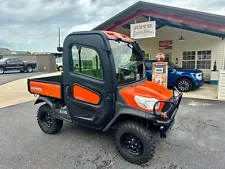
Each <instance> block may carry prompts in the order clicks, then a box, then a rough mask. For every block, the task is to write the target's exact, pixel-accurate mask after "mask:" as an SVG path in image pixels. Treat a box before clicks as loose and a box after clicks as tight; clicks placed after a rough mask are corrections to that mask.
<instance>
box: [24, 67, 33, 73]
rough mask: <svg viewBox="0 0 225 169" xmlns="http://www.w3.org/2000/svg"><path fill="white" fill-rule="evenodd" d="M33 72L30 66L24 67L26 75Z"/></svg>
mask: <svg viewBox="0 0 225 169" xmlns="http://www.w3.org/2000/svg"><path fill="white" fill-rule="evenodd" d="M33 71H34V69H33V68H32V66H27V67H26V72H27V73H32V72H33Z"/></svg>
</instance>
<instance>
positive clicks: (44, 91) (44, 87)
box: [27, 75, 63, 100]
mask: <svg viewBox="0 0 225 169" xmlns="http://www.w3.org/2000/svg"><path fill="white" fill-rule="evenodd" d="M62 82H63V79H62V75H57V76H49V77H41V78H34V79H28V81H27V86H28V91H29V92H30V93H32V94H36V95H40V96H47V97H51V98H56V99H60V100H61V99H63V83H62Z"/></svg>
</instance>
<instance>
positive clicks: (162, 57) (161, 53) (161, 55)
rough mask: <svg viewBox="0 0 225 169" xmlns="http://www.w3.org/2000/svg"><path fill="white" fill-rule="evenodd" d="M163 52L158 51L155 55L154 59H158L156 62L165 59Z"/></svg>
mask: <svg viewBox="0 0 225 169" xmlns="http://www.w3.org/2000/svg"><path fill="white" fill-rule="evenodd" d="M165 58H166V57H165V54H164V53H163V52H159V53H158V54H157V55H156V59H157V60H158V62H160V61H161V62H163V61H164V60H165Z"/></svg>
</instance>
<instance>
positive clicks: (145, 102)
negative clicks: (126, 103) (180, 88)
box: [134, 96, 160, 110]
mask: <svg viewBox="0 0 225 169" xmlns="http://www.w3.org/2000/svg"><path fill="white" fill-rule="evenodd" d="M134 100H135V102H136V103H137V104H138V106H140V107H141V108H144V109H147V110H152V109H153V106H154V104H155V102H157V101H158V100H157V99H155V98H147V97H142V96H134ZM159 106H160V103H158V104H157V105H156V107H155V108H156V109H158V108H159Z"/></svg>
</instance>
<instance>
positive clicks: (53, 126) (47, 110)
mask: <svg viewBox="0 0 225 169" xmlns="http://www.w3.org/2000/svg"><path fill="white" fill-rule="evenodd" d="M46 115H47V116H48V117H50V121H51V122H50V124H49V125H47V124H46V122H45V121H44V117H45V116H46ZM37 121H38V125H39V127H40V128H41V130H42V131H43V132H45V133H47V134H55V133H58V132H59V131H60V129H61V128H62V126H63V121H62V120H59V119H55V118H52V109H51V107H50V106H49V105H48V104H44V105H42V106H41V107H40V108H39V109H38V113H37Z"/></svg>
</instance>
